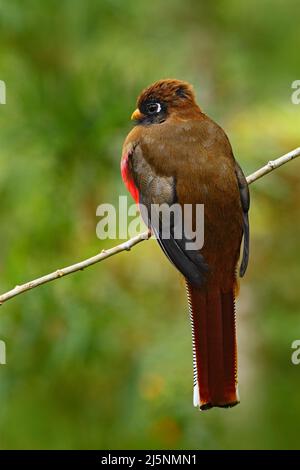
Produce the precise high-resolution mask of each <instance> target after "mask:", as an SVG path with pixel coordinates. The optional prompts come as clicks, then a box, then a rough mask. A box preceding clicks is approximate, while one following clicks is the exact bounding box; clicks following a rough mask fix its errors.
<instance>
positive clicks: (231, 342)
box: [187, 282, 239, 410]
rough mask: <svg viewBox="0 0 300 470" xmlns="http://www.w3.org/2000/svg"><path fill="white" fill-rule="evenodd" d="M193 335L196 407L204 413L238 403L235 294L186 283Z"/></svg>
mask: <svg viewBox="0 0 300 470" xmlns="http://www.w3.org/2000/svg"><path fill="white" fill-rule="evenodd" d="M187 291H188V299H189V307H190V315H191V323H192V333H193V357H194V405H195V406H199V407H200V409H202V410H205V409H208V408H212V407H213V406H219V407H230V406H234V405H237V404H238V403H239V398H238V391H237V351H236V327H235V306H234V291H233V288H232V290H231V291H230V292H227V293H222V292H221V289H219V288H217V287H213V288H209V289H208V290H207V291H206V290H203V289H199V288H197V287H194V286H192V285H191V284H190V283H189V282H187Z"/></svg>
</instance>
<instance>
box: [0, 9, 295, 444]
mask: <svg viewBox="0 0 300 470" xmlns="http://www.w3.org/2000/svg"><path fill="white" fill-rule="evenodd" d="M299 8H300V5H299V2H298V0H286V1H283V0H277V1H271V0H262V1H258V0H253V1H251V2H240V1H237V0H226V1H225V0H218V1H215V2H205V1H204V0H202V1H199V0H186V1H185V2H182V1H179V0H165V1H164V2H162V1H161V2H159V1H158V0H152V2H146V1H141V2H137V1H134V0H127V1H126V2H125V1H121V0H88V1H83V0H60V1H58V0H52V1H50V0H44V1H43V2H41V1H39V0H27V1H26V2H24V1H22V0H10V1H9V2H8V1H4V0H1V1H0V79H1V80H4V81H5V82H6V85H7V104H6V105H1V106H0V201H1V205H0V213H1V221H2V223H1V230H0V244H1V251H0V287H1V291H2V292H4V291H5V290H7V289H9V288H11V287H12V286H13V285H15V284H17V283H21V282H24V281H27V280H29V279H32V278H34V277H37V276H39V275H41V274H44V273H46V272H50V271H51V270H54V269H56V268H58V267H61V266H64V265H66V264H69V263H72V262H75V261H77V260H81V259H83V258H85V257H87V256H90V255H92V254H94V253H96V252H97V251H99V250H101V249H103V248H104V247H106V246H111V245H112V244H113V242H112V241H108V240H107V241H100V240H98V239H97V238H96V235H95V228H96V224H97V218H96V207H97V206H98V204H100V203H102V202H110V203H117V200H118V196H119V195H121V194H126V191H125V189H124V187H123V184H122V182H121V178H120V175H119V159H120V151H121V145H122V141H123V139H124V137H125V136H126V134H127V132H128V130H129V129H130V127H131V124H130V121H129V116H130V114H131V112H132V110H133V109H134V105H135V100H136V96H137V95H138V93H139V92H140V90H141V89H142V88H143V87H145V86H146V85H148V84H150V83H151V82H152V81H154V80H156V79H159V78H163V77H176V78H181V79H186V80H189V81H190V82H192V83H193V84H194V86H195V89H196V92H197V96H198V99H199V101H200V103H201V105H202V108H203V109H204V110H205V111H206V112H207V113H208V114H209V115H211V116H212V117H213V118H214V119H215V120H217V121H218V122H219V123H220V124H221V125H222V126H223V127H224V128H225V129H226V131H227V133H228V135H229V137H230V139H231V141H232V144H233V147H234V151H235V154H236V156H237V157H238V159H239V161H240V163H241V165H242V167H243V168H244V169H245V172H246V173H250V172H251V171H252V170H254V169H256V168H257V167H259V166H260V165H262V164H264V163H265V162H266V161H267V160H269V159H273V158H275V157H276V156H279V155H281V154H283V153H285V152H287V151H289V150H291V149H293V148H294V147H297V146H299V145H300V140H299V128H300V107H299V106H296V105H292V103H291V83H292V82H293V81H294V80H296V79H299V78H300V77H299V47H298V46H299V39H300V32H299V24H298V23H299V13H300V12H299ZM299 168H300V162H299V161H296V162H292V163H290V164H288V165H287V166H285V167H284V168H282V169H280V170H278V171H277V172H275V173H273V174H272V175H270V176H267V177H266V178H263V179H262V180H261V181H259V182H257V183H255V184H254V185H253V186H252V187H251V194H252V209H251V222H252V245H251V263H250V269H249V272H248V274H247V276H246V279H245V280H244V281H243V283H242V287H241V296H240V301H239V314H238V329H239V349H240V364H239V368H240V395H241V405H240V406H238V407H236V408H234V409H232V410H211V411H210V412H207V413H200V412H198V411H197V410H195V409H194V408H193V407H192V397H191V394H192V364H191V337H190V328H189V321H188V316H187V306H186V300H185V291H184V286H183V284H182V282H180V281H179V276H178V274H177V273H176V272H175V271H174V270H173V268H172V267H171V266H170V265H169V263H168V261H167V260H166V259H165V258H164V256H163V255H162V253H161V252H160V250H159V248H158V247H157V246H156V244H155V243H154V242H153V241H149V242H144V243H143V244H141V245H139V246H137V247H136V248H135V249H134V250H133V251H132V252H131V253H130V254H127V253H123V254H121V255H118V256H116V257H114V258H111V259H109V260H107V261H105V262H104V263H101V264H100V265H97V266H94V267H93V268H90V269H89V270H87V271H85V272H83V273H77V274H75V275H73V276H72V277H69V278H64V279H62V280H60V281H57V282H56V283H54V284H49V285H47V286H43V287H41V288H39V289H37V290H35V291H33V292H29V293H27V294H25V295H22V296H21V297H19V298H16V299H14V300H12V301H10V302H9V303H8V304H5V305H4V306H3V307H2V308H1V318H0V338H1V339H3V340H5V341H6V343H7V365H5V366H4V365H2V366H0V402H1V407H0V447H1V448H2V449H13V448H61V449H63V448H72V449H80V448H110V449H115V448H178V449H188V448H199V449H210V448H218V449H224V448H225V449H231V448H233V449H234V448H260V449H263V448H297V447H299V433H298V429H299V422H300V400H299V393H298V390H299V386H300V366H298V367H297V366H294V365H292V364H291V360H290V356H291V343H292V341H293V340H294V339H299V338H300V311H299V304H300V293H299V290H298V287H297V286H299V283H300V268H299V261H300V242H299V238H300V237H299V233H300V224H299V207H300V184H299V183H300V178H299Z"/></svg>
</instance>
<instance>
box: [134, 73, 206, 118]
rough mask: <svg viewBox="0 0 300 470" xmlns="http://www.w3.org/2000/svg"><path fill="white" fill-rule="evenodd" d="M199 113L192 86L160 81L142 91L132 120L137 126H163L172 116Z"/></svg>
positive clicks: (171, 81)
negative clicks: (192, 112)
mask: <svg viewBox="0 0 300 470" xmlns="http://www.w3.org/2000/svg"><path fill="white" fill-rule="evenodd" d="M191 110H193V111H195V110H196V111H197V112H199V111H200V110H199V107H198V106H197V104H196V101H195V94H194V90H193V88H192V86H191V85H190V84H189V83H187V82H183V81H181V80H175V79H167V80H159V81H158V82H155V83H153V85H150V86H149V87H148V88H145V90H143V91H142V93H141V94H140V96H139V98H138V100H137V109H136V110H135V111H134V112H133V113H132V116H131V119H132V120H133V121H135V122H136V124H143V125H149V124H161V123H163V122H164V121H165V120H166V119H167V118H168V117H170V116H172V115H176V114H177V115H183V114H185V113H187V112H189V111H191Z"/></svg>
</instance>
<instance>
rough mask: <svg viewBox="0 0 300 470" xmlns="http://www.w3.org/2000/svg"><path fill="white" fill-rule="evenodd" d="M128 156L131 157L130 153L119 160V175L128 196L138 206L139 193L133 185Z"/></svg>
mask: <svg viewBox="0 0 300 470" xmlns="http://www.w3.org/2000/svg"><path fill="white" fill-rule="evenodd" d="M130 156H131V153H130V152H127V153H125V154H124V155H123V156H122V159H121V175H122V179H123V181H124V183H125V186H126V188H127V189H128V191H129V192H130V194H131V196H132V197H133V199H134V200H135V202H136V203H137V204H138V203H139V192H138V189H137V187H136V186H135V184H134V181H133V178H132V175H131V173H130V170H129V158H130Z"/></svg>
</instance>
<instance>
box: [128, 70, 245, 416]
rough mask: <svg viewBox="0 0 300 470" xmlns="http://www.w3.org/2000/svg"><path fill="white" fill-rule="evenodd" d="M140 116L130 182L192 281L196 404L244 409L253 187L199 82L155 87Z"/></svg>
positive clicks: (144, 96) (131, 145)
mask: <svg viewBox="0 0 300 470" xmlns="http://www.w3.org/2000/svg"><path fill="white" fill-rule="evenodd" d="M132 119H133V120H134V121H135V124H136V125H135V127H134V128H133V129H132V131H131V132H130V133H129V134H128V136H127V138H126V140H125V143H124V146H123V156H122V161H121V172H122V177H123V180H124V182H125V184H126V186H127V188H128V190H129V191H130V193H131V194H132V196H133V198H134V199H135V201H136V202H137V203H138V204H139V205H140V207H142V210H141V215H142V217H143V219H144V220H145V221H146V223H147V224H148V226H149V227H150V228H151V230H152V232H153V233H154V234H155V236H156V238H157V240H158V242H159V244H160V246H161V247H162V249H163V251H164V253H165V254H166V255H167V257H168V258H169V259H170V261H171V262H172V263H173V264H174V265H175V267H176V268H177V269H178V270H179V271H180V272H181V273H182V275H183V276H184V277H185V279H186V285H187V292H188V301H189V308H190V317H191V323H192V333H193V359H194V405H195V406H199V407H200V409H202V410H205V409H208V408H212V407H213V406H218V407H231V406H234V405H236V404H238V403H239V396H238V390H237V351H236V325H235V293H236V289H237V280H236V267H237V263H238V259H239V254H240V246H241V242H242V238H243V235H244V243H243V255H242V262H241V266H240V276H243V275H244V273H245V271H246V268H247V264H248V258H249V220H248V210H249V202H250V199H249V191H248V185H247V181H246V179H245V176H244V174H243V172H242V170H241V168H240V167H239V165H238V163H237V162H236V161H235V159H234V156H233V153H232V148H231V145H230V143H229V140H228V138H227V136H226V134H225V132H224V131H223V129H222V128H221V127H220V126H219V125H218V124H216V123H215V122H214V121H213V120H212V119H210V118H209V117H208V116H207V115H206V114H204V113H203V111H202V110H201V109H200V108H199V106H198V105H197V103H196V101H195V95H194V91H193V88H192V87H191V85H190V84H188V83H186V82H183V81H179V80H171V79H169V80H160V81H158V82H156V83H154V84H153V85H151V86H149V87H148V88H146V89H145V90H144V91H143V92H142V93H141V95H140V97H139V98H138V101H137V109H136V111H134V113H133V114H132ZM159 204H165V205H167V207H171V206H172V205H173V204H177V205H179V207H180V208H181V209H182V212H181V216H180V217H181V219H180V220H179V222H181V228H180V224H178V219H177V222H175V221H174V217H173V218H172V217H171V218H169V221H167V222H166V220H165V218H164V217H162V214H161V212H158V209H157V205H159ZM199 204H203V205H204V245H203V247H202V248H201V247H199V248H195V247H192V248H191V245H188V243H191V242H195V240H196V236H195V233H196V234H197V233H198V232H197V230H198V229H197V220H196V218H197V207H198V205H199ZM188 205H190V206H188ZM153 207H154V209H153ZM187 207H190V208H192V210H191V211H189V212H188V210H187ZM188 224H190V225H191V227H190V228H189V230H186V228H187V225H188ZM178 227H179V230H180V234H179V235H178ZM202 228H203V227H202ZM166 229H168V230H169V232H170V233H169V236H167V237H166V236H164V234H165V232H167V231H168V230H166ZM176 230H177V233H176V234H175V232H176ZM193 246H195V245H193Z"/></svg>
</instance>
